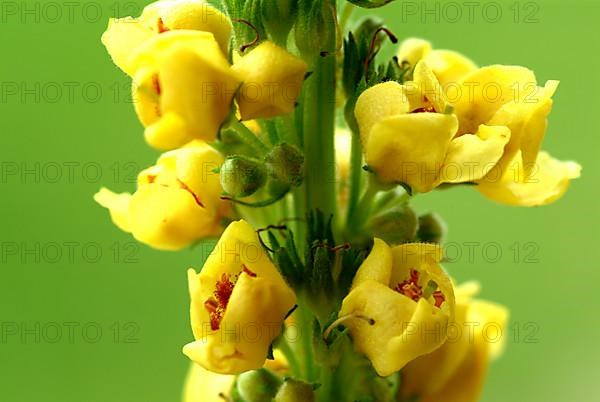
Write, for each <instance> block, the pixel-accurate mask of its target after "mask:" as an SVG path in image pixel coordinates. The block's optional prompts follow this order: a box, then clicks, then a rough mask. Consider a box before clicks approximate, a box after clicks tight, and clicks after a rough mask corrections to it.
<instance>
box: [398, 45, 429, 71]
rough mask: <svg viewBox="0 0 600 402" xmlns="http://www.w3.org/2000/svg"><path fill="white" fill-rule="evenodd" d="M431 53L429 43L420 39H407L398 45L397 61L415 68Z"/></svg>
mask: <svg viewBox="0 0 600 402" xmlns="http://www.w3.org/2000/svg"><path fill="white" fill-rule="evenodd" d="M430 52H431V42H429V41H427V40H425V39H420V38H407V39H405V40H404V41H403V42H402V43H401V44H400V49H399V50H398V60H399V62H400V63H405V62H406V63H409V64H410V65H411V66H415V65H416V64H417V63H418V62H419V61H420V60H423V59H424V58H425V57H426V56H427V55H428V54H429V53H430Z"/></svg>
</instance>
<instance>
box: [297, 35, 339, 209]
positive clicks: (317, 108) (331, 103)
mask: <svg viewBox="0 0 600 402" xmlns="http://www.w3.org/2000/svg"><path fill="white" fill-rule="evenodd" d="M331 47H332V48H334V47H335V43H334V44H333V45H332V46H331ZM312 68H313V74H312V76H311V77H310V78H309V79H308V80H307V81H306V83H305V86H306V87H305V96H304V124H303V130H304V133H303V134H304V156H305V164H304V166H305V171H306V179H305V182H306V209H307V211H312V210H315V209H319V210H321V211H322V212H323V213H324V214H325V215H326V216H327V215H329V214H332V213H335V212H336V209H335V186H334V185H335V176H334V174H335V159H334V138H333V133H334V127H335V123H334V119H335V89H336V81H335V56H334V55H327V56H323V57H317V58H316V59H315V61H314V63H313V65H312Z"/></svg>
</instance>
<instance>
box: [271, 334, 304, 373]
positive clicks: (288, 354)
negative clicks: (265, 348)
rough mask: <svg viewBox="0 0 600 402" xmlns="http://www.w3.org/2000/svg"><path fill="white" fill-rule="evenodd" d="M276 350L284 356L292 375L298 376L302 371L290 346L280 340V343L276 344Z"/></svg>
mask: <svg viewBox="0 0 600 402" xmlns="http://www.w3.org/2000/svg"><path fill="white" fill-rule="evenodd" d="M277 349H279V351H280V352H281V353H283V355H284V356H285V358H286V360H287V362H288V364H289V366H290V370H291V372H292V375H294V376H299V375H301V373H302V369H301V366H300V362H299V361H298V359H297V358H296V353H295V351H294V350H293V349H292V348H291V347H290V344H289V343H288V342H287V341H286V340H283V339H282V340H281V342H279V343H278V344H277Z"/></svg>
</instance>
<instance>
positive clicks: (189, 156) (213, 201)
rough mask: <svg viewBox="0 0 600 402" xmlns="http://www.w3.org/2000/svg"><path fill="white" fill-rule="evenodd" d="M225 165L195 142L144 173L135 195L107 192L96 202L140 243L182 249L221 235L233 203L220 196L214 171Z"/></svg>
mask: <svg viewBox="0 0 600 402" xmlns="http://www.w3.org/2000/svg"><path fill="white" fill-rule="evenodd" d="M222 161H223V159H222V157H221V156H220V155H219V154H218V153H217V152H216V151H215V150H213V149H212V148H210V147H209V146H208V145H206V144H204V143H202V142H199V141H195V142H193V143H191V144H189V145H188V146H186V147H185V148H181V149H178V150H175V151H170V152H167V153H165V154H163V155H162V156H161V157H160V158H159V159H158V162H157V164H156V165H155V166H152V167H151V168H148V169H146V170H144V171H142V172H141V173H140V174H139V176H138V188H137V190H136V192H135V193H134V194H133V195H132V194H129V193H122V194H115V193H113V192H111V191H110V190H107V189H105V188H103V189H101V190H100V192H98V193H97V194H96V195H95V196H94V199H95V200H96V202H98V203H99V204H100V205H102V206H103V207H105V208H108V210H109V211H110V215H111V218H112V220H113V222H114V223H115V224H116V225H117V226H118V227H119V228H120V229H122V230H124V231H126V232H130V233H131V234H132V235H133V236H134V237H135V238H136V239H137V240H138V241H140V242H142V243H145V244H148V245H150V246H152V247H155V248H158V249H164V250H178V249H181V248H184V247H186V246H189V245H190V244H192V243H194V242H196V241H198V240H200V239H203V238H206V237H212V236H216V235H218V233H219V232H220V221H221V219H222V218H223V217H225V216H226V215H227V214H228V213H229V204H228V203H226V202H224V201H221V200H220V198H219V197H220V195H221V193H222V190H221V184H220V181H219V175H218V174H216V173H213V172H212V169H214V168H216V167H218V166H219V165H220V164H221V163H222Z"/></svg>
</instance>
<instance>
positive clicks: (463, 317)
mask: <svg viewBox="0 0 600 402" xmlns="http://www.w3.org/2000/svg"><path fill="white" fill-rule="evenodd" d="M469 310H470V304H469V302H467V303H457V305H456V315H455V322H454V323H453V325H452V326H450V327H449V328H448V331H449V336H448V340H447V341H446V343H445V344H444V345H443V346H441V347H440V348H438V349H436V350H435V351H433V352H432V353H429V354H427V355H424V356H421V357H418V358H417V359H415V360H413V361H412V362H410V363H409V364H408V365H407V366H406V367H405V369H404V370H403V371H402V394H403V395H404V396H406V397H413V396H417V395H421V396H424V395H429V394H433V393H436V392H437V391H439V390H440V389H441V388H442V387H443V386H444V385H446V383H447V382H448V380H449V379H450V378H451V377H452V376H453V375H454V373H455V371H456V370H457V369H458V368H459V366H460V365H461V363H462V362H463V361H464V360H465V359H466V358H467V353H468V352H469V349H470V348H471V341H470V339H469V335H468V334H467V331H468V328H469V327H467V326H465V323H466V322H469V321H468V320H467V313H468V311H469Z"/></svg>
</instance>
